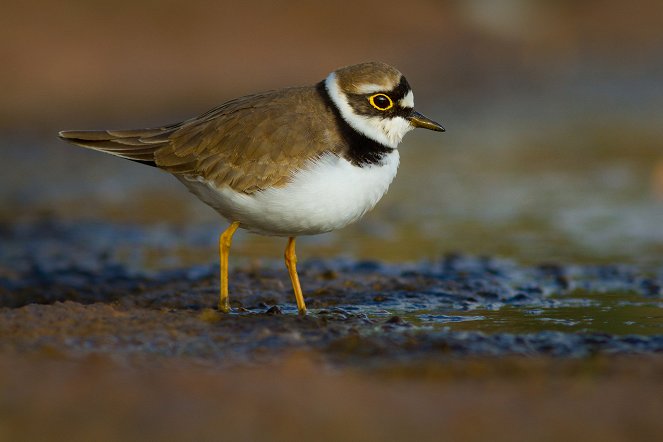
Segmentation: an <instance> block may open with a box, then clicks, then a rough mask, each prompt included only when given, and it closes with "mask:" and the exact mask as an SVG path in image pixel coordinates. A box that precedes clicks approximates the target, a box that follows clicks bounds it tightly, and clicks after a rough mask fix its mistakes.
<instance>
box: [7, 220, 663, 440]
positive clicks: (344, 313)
mask: <svg viewBox="0 0 663 442" xmlns="http://www.w3.org/2000/svg"><path fill="white" fill-rule="evenodd" d="M108 228H109V229H114V228H115V227H112V228H111V227H108ZM95 229H96V230H95V232H96V234H95V235H93V236H92V237H96V238H104V237H108V236H112V235H110V234H109V235H103V234H102V233H103V232H104V229H106V227H104V226H103V225H102V226H96V227H95ZM0 234H1V235H2V240H3V244H4V246H5V247H3V251H2V252H1V256H2V268H1V273H0V317H1V319H0V338H1V339H0V391H1V392H2V394H1V395H0V439H2V440H39V439H58V440H59V439H67V440H90V438H94V439H95V440H118V439H121V440H138V439H144V438H149V439H157V438H158V439H164V440H177V439H179V440H181V439H193V440H256V439H273V440H292V437H294V435H297V437H299V438H300V439H302V440H340V439H343V440H397V439H400V440H403V439H407V440H441V438H449V439H450V440H459V439H465V440H486V439H488V438H490V439H493V440H515V439H521V440H551V441H552V440H560V439H562V438H566V439H570V440H581V439H582V440H585V439H596V438H597V437H600V438H601V439H602V440H608V441H610V440H656V439H657V437H658V436H660V434H662V432H663V420H661V419H660V410H661V409H663V394H662V393H663V332H662V331H661V326H662V323H663V320H662V318H663V316H662V315H661V311H662V308H663V307H662V306H663V302H662V291H661V277H660V274H659V273H657V272H656V271H655V269H654V270H653V271H652V270H651V269H649V270H647V271H644V270H642V269H638V268H634V267H631V266H620V265H601V266H590V265H584V266H579V265H575V266H574V265H563V264H559V263H545V264H540V265H536V266H522V265H519V264H517V263H514V262H512V261H506V260H500V259H495V258H487V257H472V256H463V255H448V256H445V257H441V258H440V259H439V260H435V261H427V262H421V263H413V264H385V263H381V262H379V261H356V260H350V259H347V260H341V259H325V260H302V261H301V265H300V268H301V270H300V277H301V279H302V283H303V286H304V288H305V291H306V301H307V304H308V307H309V309H310V313H309V314H308V315H307V316H305V317H301V316H298V315H297V314H296V309H295V304H294V299H293V296H292V294H291V289H290V286H289V280H288V277H287V273H286V272H285V270H284V269H283V268H282V266H281V264H280V263H278V262H263V263H261V264H260V265H248V264H247V265H243V266H238V267H235V268H234V270H233V271H231V275H230V278H231V279H230V281H231V284H230V287H231V301H232V302H231V305H232V307H233V313H232V314H227V315H225V314H221V313H219V312H218V311H217V310H216V308H215V305H216V302H217V296H218V281H217V278H218V274H217V268H216V264H210V265H194V266H180V267H178V266H175V267H174V268H170V269H167V270H157V271H145V270H144V269H142V267H141V266H140V265H136V263H135V261H131V260H129V261H126V260H125V261H122V260H118V259H116V258H114V256H116V254H114V253H113V246H112V245H109V244H108V243H107V242H105V241H96V242H95V241H91V240H89V238H87V237H86V236H85V234H84V233H83V232H81V226H80V225H78V226H77V225H75V224H66V223H58V222H46V223H44V222H40V223H32V224H30V223H27V224H21V225H20V226H18V225H11V224H6V225H4V226H3V228H2V229H1V233H0ZM578 312H580V316H578ZM601 312H602V313H601ZM514 313H517V314H515V315H514ZM519 315H520V316H519ZM588 317H591V318H590V319H588ZM509 318H510V319H509ZM599 319H601V320H599ZM500 324H501V325H500ZM533 324H534V325H533ZM443 436H445V437H443Z"/></svg>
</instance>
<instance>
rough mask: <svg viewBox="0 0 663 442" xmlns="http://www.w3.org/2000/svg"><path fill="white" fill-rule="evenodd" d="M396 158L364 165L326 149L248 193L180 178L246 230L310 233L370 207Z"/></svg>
mask: <svg viewBox="0 0 663 442" xmlns="http://www.w3.org/2000/svg"><path fill="white" fill-rule="evenodd" d="M398 163H399V155H398V151H397V150H395V149H394V150H393V151H392V152H390V153H389V154H388V155H386V156H385V158H384V159H383V161H382V163H380V164H377V165H366V166H364V167H357V166H354V165H352V163H350V162H348V161H347V160H345V159H343V158H340V157H338V156H336V155H333V154H327V155H325V156H323V157H322V158H320V159H318V160H316V161H315V162H312V163H311V164H310V166H309V167H307V168H305V169H303V170H300V171H298V172H297V174H296V175H295V176H294V177H293V179H292V181H291V182H290V183H289V184H288V185H287V186H284V187H278V188H271V189H267V190H264V191H261V192H256V193H254V194H251V195H247V194H244V193H240V192H236V191H234V190H232V189H230V188H227V187H224V188H216V187H214V186H213V185H211V184H209V183H205V182H201V181H195V180H191V179H187V178H183V177H180V180H181V181H182V182H183V183H184V184H185V185H186V186H187V187H188V188H189V189H190V190H191V191H192V192H193V193H194V194H196V195H197V196H198V197H199V198H200V199H201V200H203V201H204V202H205V203H207V204H208V205H210V206H212V207H213V208H214V209H216V210H217V211H218V212H219V213H220V214H221V215H222V216H223V217H224V218H226V219H227V220H228V221H231V222H232V221H239V222H240V225H241V227H243V228H245V229H247V230H250V231H252V232H255V233H260V234H263V235H277V236H298V235H314V234H317V233H323V232H329V231H332V230H335V229H339V228H341V227H344V226H346V225H348V224H350V223H352V222H354V221H357V220H358V219H359V218H361V217H362V216H363V215H364V214H365V213H366V212H367V211H369V210H371V209H372V208H373V207H374V206H375V204H376V203H377V202H378V201H379V200H380V198H382V196H383V195H384V194H385V193H386V192H387V189H388V188H389V184H391V182H392V180H393V179H394V177H395V176H396V171H397V169H398Z"/></svg>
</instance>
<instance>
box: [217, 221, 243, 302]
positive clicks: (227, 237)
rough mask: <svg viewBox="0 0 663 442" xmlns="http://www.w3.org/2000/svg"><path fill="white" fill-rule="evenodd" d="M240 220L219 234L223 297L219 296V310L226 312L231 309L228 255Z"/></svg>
mask: <svg viewBox="0 0 663 442" xmlns="http://www.w3.org/2000/svg"><path fill="white" fill-rule="evenodd" d="M238 227H239V222H237V221H235V222H234V223H232V224H230V226H228V228H227V229H226V230H225V232H223V233H222V234H221V236H219V257H220V258H221V297H220V298H219V310H221V311H222V312H224V313H228V312H229V311H230V300H229V299H228V255H229V254H230V243H231V242H232V239H233V234H234V233H235V230H237V228H238Z"/></svg>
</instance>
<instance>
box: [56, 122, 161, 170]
mask: <svg viewBox="0 0 663 442" xmlns="http://www.w3.org/2000/svg"><path fill="white" fill-rule="evenodd" d="M171 129H172V128H170V127H165V128H158V129H132V130H63V131H61V132H59V133H58V135H59V136H60V139H62V140H64V141H67V142H69V143H72V144H75V145H77V146H81V147H86V148H88V149H94V150H98V151H100V152H105V153H108V154H111V155H115V156H116V157H120V158H125V159H127V160H131V161H136V162H138V163H143V164H147V165H150V166H156V163H155V153H156V151H157V150H158V149H159V148H161V147H163V146H165V145H167V144H168V135H169V134H170V132H171V131H172V130H171Z"/></svg>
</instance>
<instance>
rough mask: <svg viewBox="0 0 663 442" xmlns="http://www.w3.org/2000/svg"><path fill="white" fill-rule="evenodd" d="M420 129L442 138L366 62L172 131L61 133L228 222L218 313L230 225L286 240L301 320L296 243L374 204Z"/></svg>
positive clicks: (398, 77)
mask: <svg viewBox="0 0 663 442" xmlns="http://www.w3.org/2000/svg"><path fill="white" fill-rule="evenodd" d="M417 127H421V128H425V129H430V130H434V131H444V128H443V127H442V126H441V125H440V124H438V123H436V122H434V121H432V120H430V119H428V118H426V117H425V116H423V115H422V114H420V113H418V112H416V111H415V110H414V97H413V94H412V89H410V85H409V84H408V82H407V80H406V79H405V77H404V76H403V75H402V74H401V73H400V72H399V71H398V70H396V69H395V68H393V67H391V66H389V65H387V64H385V63H379V62H369V63H362V64H357V65H353V66H347V67H343V68H340V69H337V70H336V71H334V72H332V73H330V74H329V75H328V76H327V78H326V79H324V80H323V81H321V82H319V83H317V84H316V85H313V86H305V87H295V88H287V89H282V90H278V91H270V92H264V93H258V94H255V95H248V96H245V97H241V98H237V99H234V100H230V101H228V102H226V103H223V104H222V105H220V106H218V107H216V108H214V109H212V110H210V111H209V112H206V113H204V114H202V115H200V116H198V117H195V118H192V119H190V120H186V121H183V122H181V123H177V124H171V125H169V126H163V127H158V128H153V129H134V130H99V131H96V130H95V131H62V132H60V133H59V135H60V138H62V139H63V140H66V141H68V142H71V143H73V144H76V145H79V146H82V147H87V148H90V149H94V150H98V151H101V152H106V153H109V154H111V155H115V156H118V157H121V158H125V159H128V160H132V161H136V162H139V163H143V164H147V165H150V166H155V167H158V168H160V169H163V170H165V171H167V172H170V173H172V174H173V175H175V177H176V178H177V179H178V180H180V181H181V182H182V183H183V184H184V185H185V186H186V187H187V188H188V189H189V190H190V191H191V192H192V193H193V194H195V195H196V196H197V197H198V198H200V199H201V200H202V201H203V202H205V203H206V204H208V205H210V206H211V207H212V208H214V209H215V210H216V211H217V212H218V213H219V214H221V216H223V217H224V218H225V219H227V220H228V221H229V222H230V226H229V227H228V228H227V229H226V230H225V231H224V232H223V233H222V234H221V236H220V238H219V249H220V261H221V288H220V292H221V293H220V299H219V309H220V310H222V311H224V312H228V311H229V310H230V304H229V300H228V255H229V250H230V242H231V239H232V236H233V234H234V233H235V231H236V230H237V228H238V227H241V228H244V229H247V230H249V231H251V232H254V233H258V234H262V235H275V236H284V237H288V238H289V239H288V245H287V247H286V250H285V263H286V267H287V268H288V272H289V274H290V279H291V281H292V286H293V289H294V292H295V298H296V300H297V307H298V309H299V312H300V313H305V312H306V305H305V303H304V297H303V295H302V290H301V287H300V284H299V277H298V275H297V269H296V262H297V259H296V256H295V238H296V237H297V236H299V235H314V234H318V233H323V232H329V231H332V230H335V229H339V228H341V227H344V226H346V225H348V224H350V223H352V222H354V221H357V220H358V219H359V218H361V217H362V216H363V215H364V214H365V213H366V212H367V211H369V210H370V209H372V208H373V207H374V206H375V204H376V203H377V202H378V201H379V200H380V198H381V197H382V196H383V195H384V194H385V193H386V192H387V189H388V187H389V184H390V183H391V181H392V180H393V179H394V176H395V175H396V170H397V168H398V163H399V155H398V150H397V147H398V144H399V143H400V142H401V140H402V138H403V136H404V135H405V134H406V133H407V132H409V131H410V130H412V129H414V128H417Z"/></svg>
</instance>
